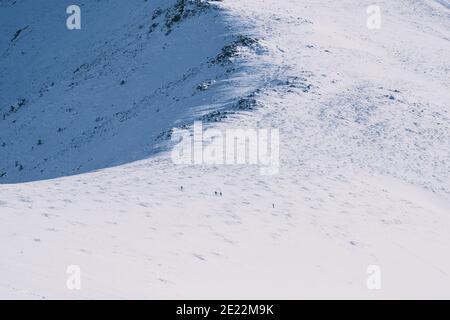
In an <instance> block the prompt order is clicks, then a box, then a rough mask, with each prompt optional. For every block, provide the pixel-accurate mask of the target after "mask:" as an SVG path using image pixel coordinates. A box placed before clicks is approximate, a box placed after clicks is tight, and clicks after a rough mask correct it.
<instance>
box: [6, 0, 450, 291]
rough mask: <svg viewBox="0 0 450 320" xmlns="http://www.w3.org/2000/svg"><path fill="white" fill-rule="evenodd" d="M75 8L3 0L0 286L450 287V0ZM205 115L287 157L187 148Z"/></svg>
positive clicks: (208, 123) (246, 0)
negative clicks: (175, 151)
mask: <svg viewBox="0 0 450 320" xmlns="http://www.w3.org/2000/svg"><path fill="white" fill-rule="evenodd" d="M80 3H84V5H83V6H82V30H80V31H76V32H75V31H73V32H71V31H68V30H66V29H65V17H66V15H65V14H64V13H65V8H66V5H68V4H69V2H66V1H34V0H33V1H31V0H30V1H25V0H22V1H19V0H18V1H0V21H2V23H1V27H0V28H1V29H0V37H1V42H0V54H1V56H0V59H1V60H0V73H1V75H2V76H1V78H0V108H1V112H2V113H0V115H2V114H3V115H4V119H2V118H0V154H1V157H0V170H1V171H0V174H1V172H3V173H4V174H3V175H2V178H0V183H2V184H1V185H0V252H1V258H0V297H2V298H17V297H19V298H27V299H49V298H63V299H83V298H93V299H97V298H98V299H100V298H106V299H111V298H141V299H142V298H145V299H147V298H176V299H177V298H189V299H195V298H203V299H216V298H233V299H241V298H242V299H283V298H285V299H301V298H342V299H345V298H367V299H392V298H437V299H442V298H447V299H448V298H450V255H449V252H450V233H449V230H450V166H449V164H450V143H449V141H450V140H449V138H450V109H449V101H450V78H449V74H450V73H449V72H450V55H449V52H450V42H449V40H450V31H449V30H450V29H449V21H450V10H449V9H448V6H446V4H448V1H444V0H439V1H430V0H423V1H422V0H398V1H391V0H379V1H377V5H378V6H379V7H380V9H381V18H382V20H381V29H379V30H371V29H369V28H367V26H366V22H367V18H368V16H369V15H368V14H367V11H366V9H367V7H368V6H370V5H373V2H372V1H365V0H364V1H361V0H340V1H335V0H321V1H317V0H302V1H300V0H297V1H294V0H224V1H210V2H209V5H208V4H206V2H205V1H154V0H149V1H119V0H117V1H113V0H110V1H106V0H102V1H80ZM70 4H71V3H70ZM180 4H183V5H186V6H187V7H188V8H189V9H188V10H187V11H183V12H184V13H183V14H182V15H181V16H180V17H179V18H177V17H175V19H171V18H170V17H172V18H173V17H174V16H173V15H174V14H175V15H176V14H177V13H176V12H177V10H179V7H178V6H179V5H180ZM158 7H159V8H160V9H161V10H158ZM177 8H178V9H177ZM153 17H155V18H154V19H153ZM170 21H172V22H173V23H172V22H170ZM154 24H156V25H154ZM19 31H20V32H19ZM11 107H12V108H11ZM197 119H201V120H203V121H204V125H205V127H210V128H214V129H217V130H225V129H229V128H240V129H245V128H275V129H279V130H280V168H279V169H280V170H279V173H278V174H276V175H267V176H263V175H260V170H259V168H258V167H257V166H252V165H240V166H232V165H215V166H210V165H197V166H190V165H175V164H174V163H173V162H172V161H171V158H170V153H169V152H168V151H170V150H171V148H170V133H171V132H172V129H173V128H181V127H189V126H190V125H192V123H193V121H194V120H197ZM59 129H61V130H59ZM221 132H223V131H221ZM39 141H40V143H39ZM134 160H139V161H134ZM16 161H18V163H16ZM94 170H96V171H94ZM75 174H76V175H75ZM67 175H70V176H67ZM55 177H58V178H55ZM47 178H54V179H49V180H43V179H47ZM35 180H40V181H35ZM24 181H27V182H28V183H18V182H24ZM11 183H12V184H11ZM72 265H75V266H78V267H79V268H80V270H81V290H69V289H68V288H67V286H66V282H67V279H68V276H69V275H68V274H66V271H67V268H68V266H72ZM369 266H376V267H377V268H379V270H380V272H381V274H380V276H381V288H380V289H379V290H370V286H369V287H368V286H367V281H368V280H370V275H371V274H369V273H368V272H367V271H368V270H369V271H370V270H373V269H371V268H369ZM368 268H369V269H368Z"/></svg>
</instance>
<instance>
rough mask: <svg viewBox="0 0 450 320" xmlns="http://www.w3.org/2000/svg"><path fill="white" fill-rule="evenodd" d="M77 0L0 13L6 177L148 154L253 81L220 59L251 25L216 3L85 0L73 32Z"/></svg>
mask: <svg viewBox="0 0 450 320" xmlns="http://www.w3.org/2000/svg"><path fill="white" fill-rule="evenodd" d="M69 4H70V2H68V1H62V2H61V1H45V2H44V3H43V2H39V1H21V2H17V3H14V4H10V5H9V6H6V7H3V8H2V11H1V13H0V14H1V17H0V18H1V20H2V32H1V37H2V40H1V47H0V51H1V53H2V54H1V69H2V70H1V74H2V79H1V83H0V88H1V91H2V92H1V94H0V97H1V98H0V99H1V100H0V106H1V113H0V116H2V117H3V119H0V121H1V124H0V130H1V131H0V137H1V141H0V145H1V146H2V155H3V156H2V157H1V160H0V175H1V176H2V177H1V178H0V179H1V180H0V182H1V183H16V182H23V181H33V180H38V179H48V178H53V177H58V176H65V175H70V174H76V173H81V172H86V171H90V170H94V169H99V168H103V167H108V166H112V165H117V164H121V163H126V162H130V161H134V160H137V159H142V158H145V157H148V156H149V155H151V154H153V153H155V152H158V151H160V150H161V142H162V141H161V140H164V139H162V138H165V136H166V135H167V134H168V132H169V130H170V129H171V128H173V127H175V126H181V125H183V124H184V123H185V122H188V123H191V122H193V119H198V118H200V117H201V116H203V115H205V114H207V113H208V112H210V111H211V110H213V111H215V110H217V109H223V108H229V107H230V106H231V105H233V104H234V103H236V102H237V100H238V98H239V97H240V95H243V96H245V95H246V94H248V92H249V91H251V90H252V87H253V85H250V84H249V83H248V81H251V80H252V79H248V78H247V79H246V80H245V81H246V82H245V83H241V82H242V81H240V79H239V78H238V76H239V70H238V65H236V66H234V67H233V68H234V69H233V70H231V69H230V66H227V65H226V61H213V59H214V58H215V57H216V56H217V55H219V54H220V52H221V50H222V48H224V47H226V46H229V45H230V44H234V43H237V44H238V45H239V44H240V43H239V39H241V38H240V37H244V36H247V35H241V34H235V33H233V32H232V30H230V29H229V28H228V27H227V23H226V21H225V19H226V16H225V14H222V13H220V12H219V10H218V9H217V7H216V6H214V5H210V4H209V3H207V2H205V1H200V0H196V1H175V0H174V1H131V2H126V3H125V2H123V1H99V2H93V1H84V2H81V3H80V7H81V8H82V9H81V10H82V29H81V30H76V31H69V30H67V29H66V27H65V18H66V15H65V8H66V7H67V6H68V5H69ZM61 12H62V13H61ZM180 25H181V26H182V27H180ZM18 31H20V32H19V33H18V35H17V37H15V36H14V35H16V32H18ZM243 31H244V30H243ZM205 39H209V40H208V41H205ZM236 46H237V45H236ZM241 47H243V46H242V45H241ZM230 58H232V57H231V56H230ZM223 59H227V57H223ZM232 73H233V75H231V74H232ZM245 86H246V87H247V88H246V87H245ZM233 87H240V89H239V90H235V89H233ZM206 89H208V90H206ZM30 137H33V138H32V139H30Z"/></svg>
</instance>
